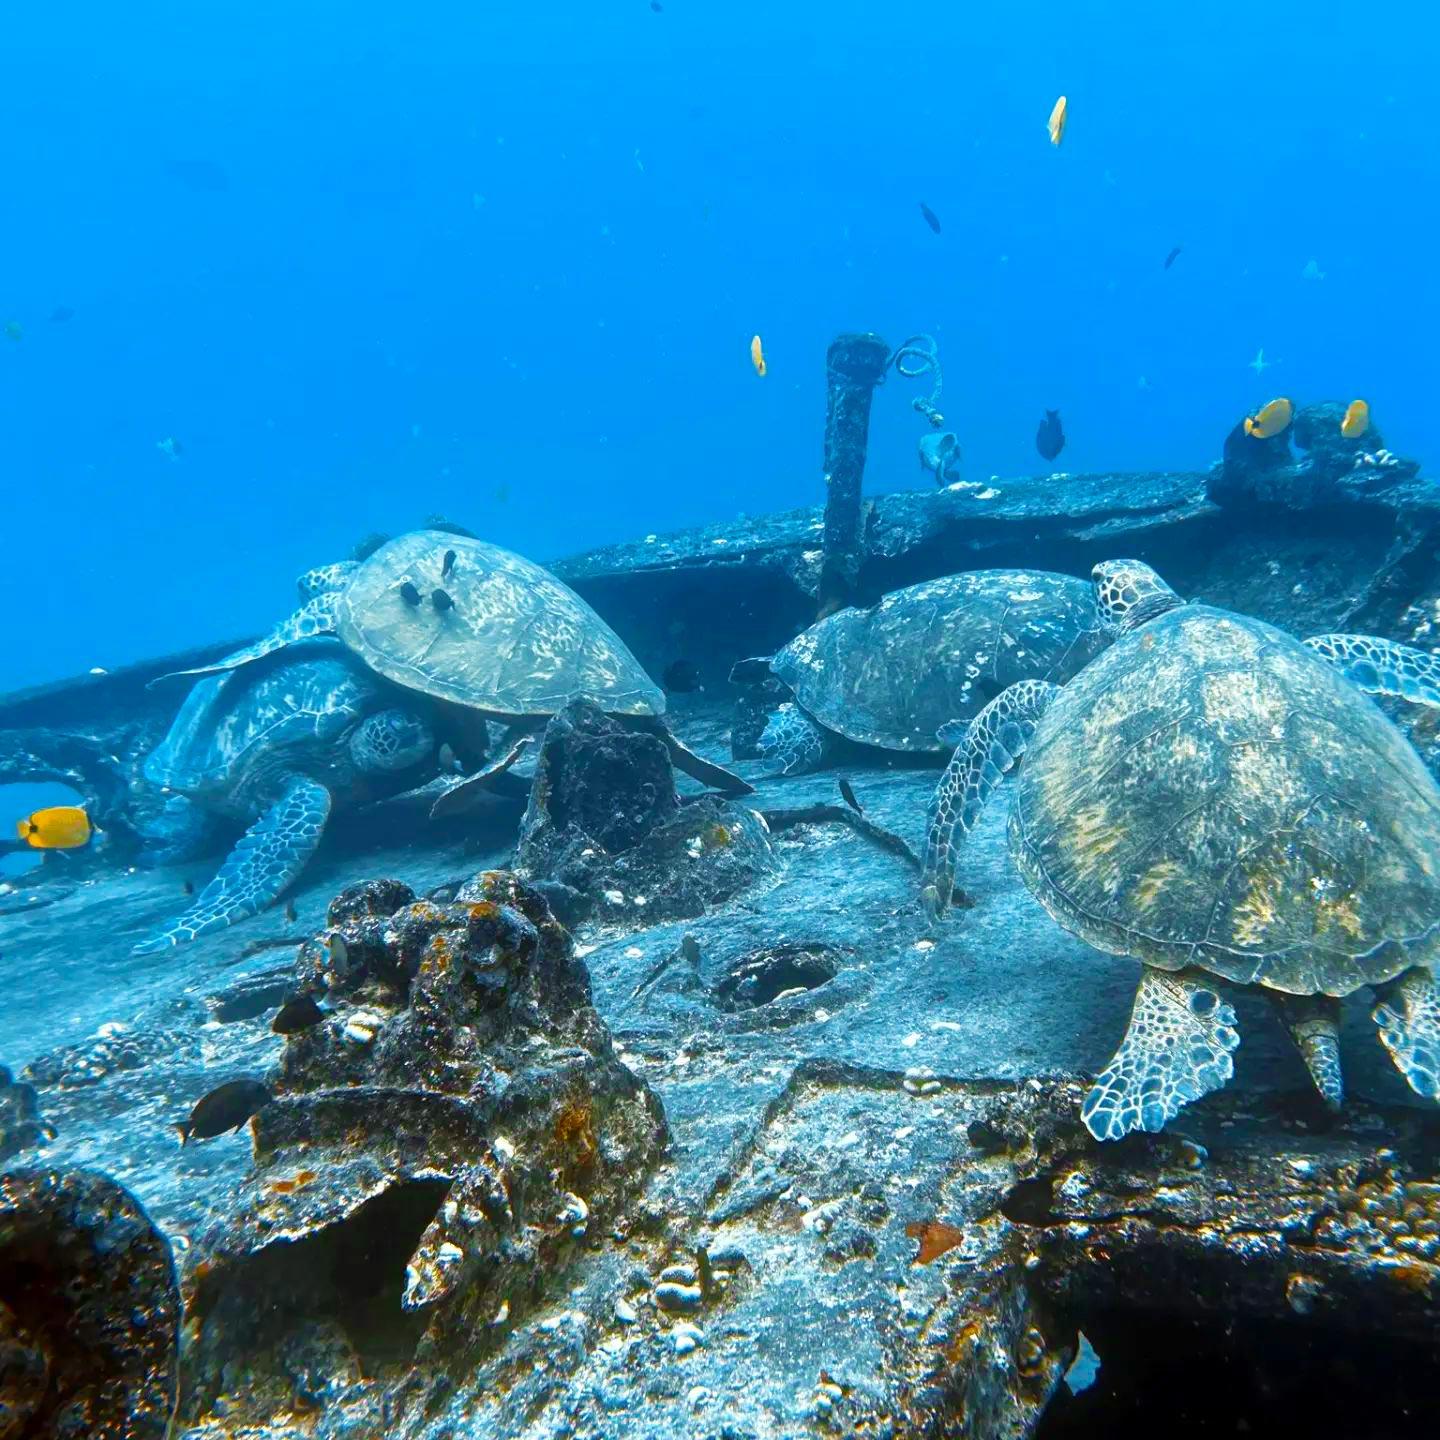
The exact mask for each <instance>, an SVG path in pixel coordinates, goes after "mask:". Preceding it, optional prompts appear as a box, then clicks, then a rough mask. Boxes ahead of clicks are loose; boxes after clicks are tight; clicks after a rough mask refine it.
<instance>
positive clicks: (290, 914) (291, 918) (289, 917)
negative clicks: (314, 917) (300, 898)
mask: <svg viewBox="0 0 1440 1440" xmlns="http://www.w3.org/2000/svg"><path fill="white" fill-rule="evenodd" d="M298 918H299V917H298V916H297V915H296V913H295V902H294V901H293V900H287V901H286V902H285V923H286V924H287V925H293V924H294V923H295V921H296V920H297V919H298Z"/></svg>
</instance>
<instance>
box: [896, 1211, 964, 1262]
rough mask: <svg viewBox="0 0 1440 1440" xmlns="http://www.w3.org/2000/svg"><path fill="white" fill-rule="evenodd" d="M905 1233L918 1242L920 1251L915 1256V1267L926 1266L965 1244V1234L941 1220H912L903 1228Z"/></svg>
mask: <svg viewBox="0 0 1440 1440" xmlns="http://www.w3.org/2000/svg"><path fill="white" fill-rule="evenodd" d="M905 1233H906V1234H907V1235H908V1236H909V1237H910V1238H911V1239H912V1240H918V1241H919V1242H920V1249H919V1250H918V1251H917V1252H916V1255H915V1264H917V1265H928V1264H929V1263H930V1262H931V1261H932V1260H938V1259H939V1258H940V1257H941V1256H942V1255H943V1254H944V1253H945V1252H946V1251H947V1250H953V1249H954V1248H955V1247H956V1246H957V1245H963V1244H964V1243H965V1232H964V1231H963V1230H957V1229H956V1228H955V1227H954V1226H953V1225H947V1224H946V1223H945V1222H944V1221H943V1220H913V1221H911V1223H910V1224H909V1225H907V1226H906V1227H905Z"/></svg>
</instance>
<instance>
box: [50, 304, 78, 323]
mask: <svg viewBox="0 0 1440 1440" xmlns="http://www.w3.org/2000/svg"><path fill="white" fill-rule="evenodd" d="M74 318H75V312H74V311H73V310H72V309H71V308H70V307H69V306H68V305H57V306H56V307H55V308H54V309H53V310H52V311H51V312H50V320H51V322H52V323H53V324H55V325H63V324H64V323H65V322H66V321H67V320H73V319H74Z"/></svg>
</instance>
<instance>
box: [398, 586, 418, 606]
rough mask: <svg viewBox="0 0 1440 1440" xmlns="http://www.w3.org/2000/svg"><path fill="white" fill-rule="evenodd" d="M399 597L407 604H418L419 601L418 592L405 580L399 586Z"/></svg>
mask: <svg viewBox="0 0 1440 1440" xmlns="http://www.w3.org/2000/svg"><path fill="white" fill-rule="evenodd" d="M400 598H401V599H402V600H403V601H404V602H405V603H406V604H407V605H418V604H419V603H420V592H419V591H418V590H417V589H416V588H415V587H414V585H412V584H411V583H410V581H408V580H407V581H406V582H405V583H404V584H403V585H402V586H401V587H400Z"/></svg>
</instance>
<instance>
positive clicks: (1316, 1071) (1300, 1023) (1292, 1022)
mask: <svg viewBox="0 0 1440 1440" xmlns="http://www.w3.org/2000/svg"><path fill="white" fill-rule="evenodd" d="M1267 993H1268V994H1269V996H1270V998H1271V999H1272V1000H1273V1001H1274V1002H1275V1006H1276V1008H1277V1009H1278V1010H1279V1011H1280V1018H1281V1019H1282V1020H1284V1022H1285V1028H1286V1029H1287V1030H1288V1031H1289V1032H1290V1038H1291V1039H1292V1040H1294V1042H1295V1047H1296V1049H1298V1050H1299V1051H1300V1058H1301V1059H1302V1060H1303V1061H1304V1062H1305V1068H1306V1069H1307V1070H1308V1071H1309V1072H1310V1078H1311V1079H1312V1080H1313V1081H1314V1082H1315V1088H1316V1089H1317V1090H1318V1091H1319V1092H1320V1098H1321V1099H1322V1100H1323V1101H1324V1102H1325V1103H1326V1105H1328V1106H1329V1107H1330V1109H1332V1110H1338V1109H1339V1108H1340V1106H1341V1105H1342V1104H1343V1103H1344V1100H1345V1078H1344V1075H1343V1073H1342V1072H1341V1069H1340V1002H1339V1001H1338V1000H1336V999H1335V998H1333V997H1332V996H1330V995H1288V994H1286V993H1285V992H1284V991H1283V990H1270V991H1268V992H1267Z"/></svg>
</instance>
